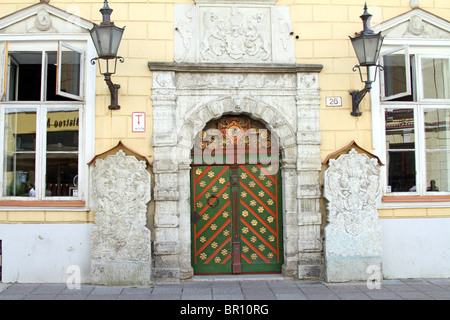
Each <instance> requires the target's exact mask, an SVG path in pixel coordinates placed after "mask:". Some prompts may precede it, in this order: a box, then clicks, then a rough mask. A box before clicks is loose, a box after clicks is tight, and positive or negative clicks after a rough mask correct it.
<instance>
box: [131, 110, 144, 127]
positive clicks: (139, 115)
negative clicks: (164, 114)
mask: <svg viewBox="0 0 450 320" xmlns="http://www.w3.org/2000/svg"><path fill="white" fill-rule="evenodd" d="M132 118H133V121H132V122H133V132H145V112H133V113H132Z"/></svg>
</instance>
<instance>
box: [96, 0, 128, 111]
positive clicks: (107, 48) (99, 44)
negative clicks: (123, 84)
mask: <svg viewBox="0 0 450 320" xmlns="http://www.w3.org/2000/svg"><path fill="white" fill-rule="evenodd" d="M112 11H113V10H112V9H111V8H110V7H109V6H108V0H105V2H104V4H103V8H101V9H100V12H101V14H102V17H103V21H102V22H101V23H100V25H94V27H93V28H92V29H91V30H90V33H91V38H92V41H93V42H94V46H95V50H96V51H97V55H98V57H96V58H94V59H92V60H91V63H92V64H95V62H96V61H97V60H99V64H98V65H99V70H100V74H101V75H103V76H105V82H106V84H107V85H108V88H109V91H110V92H111V105H110V106H109V107H108V108H109V109H110V110H118V109H120V106H119V104H118V91H119V88H120V85H118V84H114V83H113V82H112V80H111V75H112V74H115V73H116V68H117V60H119V61H120V62H121V63H123V62H124V59H123V58H122V57H120V56H117V50H119V45H120V41H121V40H122V34H123V31H124V30H125V27H124V28H119V27H117V26H115V25H114V22H111V13H112ZM100 60H103V62H104V67H103V70H102V66H101V64H102V63H101V62H100Z"/></svg>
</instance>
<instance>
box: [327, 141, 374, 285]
mask: <svg viewBox="0 0 450 320" xmlns="http://www.w3.org/2000/svg"><path fill="white" fill-rule="evenodd" d="M377 161H378V160H377V159H374V158H373V159H370V158H369V157H368V156H367V155H366V154H359V153H357V152H356V150H355V149H352V150H350V152H349V153H348V154H343V155H341V156H339V158H338V159H336V160H334V159H331V160H330V162H329V167H328V168H327V169H326V171H325V173H324V188H325V189H324V196H325V198H326V199H327V200H328V201H329V202H328V206H327V209H328V210H327V211H328V219H327V220H328V224H327V225H326V227H325V250H324V253H325V269H326V280H327V281H329V282H342V281H364V280H367V279H368V278H369V276H371V274H370V272H374V271H377V270H378V271H380V272H379V274H381V224H380V222H379V219H378V212H377V203H378V201H379V197H380V196H381V183H380V167H379V165H378V162H377ZM369 267H370V268H369ZM368 268H369V269H368ZM368 270H369V273H368Z"/></svg>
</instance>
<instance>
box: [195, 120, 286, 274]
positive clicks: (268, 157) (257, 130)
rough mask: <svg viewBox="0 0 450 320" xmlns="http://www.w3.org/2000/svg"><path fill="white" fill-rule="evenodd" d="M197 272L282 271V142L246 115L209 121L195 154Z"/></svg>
mask: <svg viewBox="0 0 450 320" xmlns="http://www.w3.org/2000/svg"><path fill="white" fill-rule="evenodd" d="M191 156H192V170H191V262H192V267H193V269H194V274H240V273H273V272H281V266H282V264H283V261H284V251H283V219H282V216H283V214H282V208H281V206H282V197H281V190H282V188H281V171H280V148H279V139H278V137H277V136H276V134H275V133H273V132H270V131H269V130H268V129H267V128H266V127H265V126H264V124H262V123H261V122H259V121H256V120H254V119H252V118H250V117H248V116H246V115H239V116H236V115H226V116H222V117H221V118H219V119H218V120H211V121H209V122H208V123H207V124H206V126H205V127H204V128H203V130H201V131H200V132H199V133H198V134H197V135H196V137H195V140H194V147H193V149H192V152H191Z"/></svg>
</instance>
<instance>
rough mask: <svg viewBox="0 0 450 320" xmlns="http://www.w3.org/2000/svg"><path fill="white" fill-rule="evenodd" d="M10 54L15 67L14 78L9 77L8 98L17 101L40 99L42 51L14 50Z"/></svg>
mask: <svg viewBox="0 0 450 320" xmlns="http://www.w3.org/2000/svg"><path fill="white" fill-rule="evenodd" d="M10 56H11V57H12V59H13V60H14V61H15V64H16V67H17V69H16V70H15V71H14V75H15V77H16V78H15V79H10V86H9V90H10V92H9V93H8V96H9V98H10V99H13V100H19V101H40V100H41V74H42V53H41V52H16V53H11V54H10ZM11 76H12V75H11ZM16 81H17V91H16V85H15V84H16ZM16 98H17V99H16Z"/></svg>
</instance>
